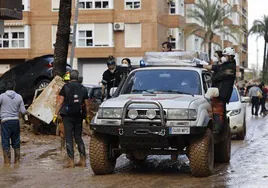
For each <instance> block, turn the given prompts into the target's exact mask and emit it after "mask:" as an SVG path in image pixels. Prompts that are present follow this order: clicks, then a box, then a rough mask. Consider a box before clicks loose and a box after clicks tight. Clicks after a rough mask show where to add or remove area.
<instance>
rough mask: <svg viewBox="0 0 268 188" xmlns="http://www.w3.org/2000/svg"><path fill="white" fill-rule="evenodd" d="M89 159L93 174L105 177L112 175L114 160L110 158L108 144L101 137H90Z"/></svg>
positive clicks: (94, 135)
mask: <svg viewBox="0 0 268 188" xmlns="http://www.w3.org/2000/svg"><path fill="white" fill-rule="evenodd" d="M89 159H90V164H91V168H92V170H93V172H94V174H96V175H105V174H111V173H113V171H114V168H115V163H116V159H112V158H111V153H110V144H109V142H108V140H107V139H105V138H103V137H102V136H101V135H96V134H93V135H92V136H91V139H90V145H89Z"/></svg>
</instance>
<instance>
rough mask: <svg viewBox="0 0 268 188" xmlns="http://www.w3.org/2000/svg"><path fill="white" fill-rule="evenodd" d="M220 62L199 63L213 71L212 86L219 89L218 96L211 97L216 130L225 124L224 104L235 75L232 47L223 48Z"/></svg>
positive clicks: (231, 90)
mask: <svg viewBox="0 0 268 188" xmlns="http://www.w3.org/2000/svg"><path fill="white" fill-rule="evenodd" d="M222 55H223V56H222V58H221V64H218V65H199V66H198V67H203V68H206V69H208V70H212V71H214V74H213V76H212V87H217V88H218V89H219V96H218V97H216V98H213V99H212V111H213V119H214V122H215V125H216V127H215V128H216V130H215V131H217V132H219V131H220V130H222V128H223V125H225V124H226V120H227V118H226V104H227V103H229V100H230V98H231V95H232V92H233V86H234V81H235V77H236V62H235V59H234V57H235V51H234V49H233V48H232V47H228V48H225V49H224V50H223V52H222Z"/></svg>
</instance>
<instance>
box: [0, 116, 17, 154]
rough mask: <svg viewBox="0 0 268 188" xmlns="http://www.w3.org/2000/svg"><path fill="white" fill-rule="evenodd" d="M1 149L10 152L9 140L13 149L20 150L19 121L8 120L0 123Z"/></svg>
mask: <svg viewBox="0 0 268 188" xmlns="http://www.w3.org/2000/svg"><path fill="white" fill-rule="evenodd" d="M1 136H2V148H3V150H4V151H6V152H9V151H10V139H11V145H12V148H13V149H17V148H20V122H19V120H8V121H5V122H3V123H1Z"/></svg>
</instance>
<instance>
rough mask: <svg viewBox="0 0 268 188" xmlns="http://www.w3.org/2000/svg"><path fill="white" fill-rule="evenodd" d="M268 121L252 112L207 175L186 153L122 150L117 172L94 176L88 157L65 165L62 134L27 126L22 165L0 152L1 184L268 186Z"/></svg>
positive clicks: (62, 185)
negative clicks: (137, 155) (132, 157)
mask: <svg viewBox="0 0 268 188" xmlns="http://www.w3.org/2000/svg"><path fill="white" fill-rule="evenodd" d="M248 111H250V110H249V109H248ZM267 121H268V117H264V118H263V117H252V116H251V115H248V117H247V136H246V139H245V140H244V141H238V140H233V141H232V158H231V161H230V163H229V164H216V167H215V170H214V173H213V175H212V176H211V177H208V178H194V177H192V176H191V174H190V169H189V162H188V159H187V157H185V156H179V158H178V161H172V160H170V156H161V157H159V156H150V157H149V158H148V160H147V161H146V162H144V163H142V164H138V165H137V164H134V163H131V162H129V161H128V160H127V159H126V157H125V156H121V157H120V158H119V159H118V160H117V167H116V170H115V173H114V174H112V175H106V176H95V175H94V174H93V173H92V170H91V168H90V164H89V160H88V159H87V167H86V168H78V167H76V168H74V169H63V167H62V165H63V164H64V163H65V159H66V153H65V152H64V151H63V152H62V151H61V150H60V139H59V138H58V137H55V136H41V135H35V134H34V133H33V132H32V131H31V130H29V129H28V128H27V127H26V129H25V126H24V129H23V131H22V142H23V143H22V149H21V150H22V151H21V152H22V159H21V165H20V166H19V167H14V166H11V167H10V168H7V167H4V166H3V165H2V163H3V159H2V157H1V158H0V187H1V188H4V187H27V188H28V187H47V188H48V187H49V188H50V187H98V188H104V187H105V188H114V187H124V188H130V187H131V188H132V187H140V188H143V187H154V188H164V187H168V188H171V187H181V188H183V187H200V188H206V187H217V188H218V187H243V188H247V187H248V188H255V187H256V188H257V187H259V188H265V187H268V123H267ZM89 140H90V138H89V136H85V137H84V141H85V143H86V146H87V148H88V144H89ZM87 153H88V150H87ZM0 155H1V156H2V152H1V151H0ZM78 159H79V157H78V153H77V152H76V160H78Z"/></svg>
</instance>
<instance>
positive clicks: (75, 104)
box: [53, 70, 90, 168]
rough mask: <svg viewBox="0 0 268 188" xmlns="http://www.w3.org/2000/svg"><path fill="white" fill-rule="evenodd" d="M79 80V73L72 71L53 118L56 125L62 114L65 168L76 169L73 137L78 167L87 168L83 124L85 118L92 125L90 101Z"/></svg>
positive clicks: (62, 90)
mask: <svg viewBox="0 0 268 188" xmlns="http://www.w3.org/2000/svg"><path fill="white" fill-rule="evenodd" d="M78 79H79V72H78V71H77V70H72V71H71V73H70V81H69V82H68V83H66V84H65V85H64V86H63V88H62V89H61V91H60V93H59V97H58V100H57V105H56V110H55V115H54V118H53V122H54V123H55V122H56V121H57V119H58V115H59V113H60V115H61V116H62V120H63V125H64V132H65V138H66V149H67V154H68V163H67V165H65V166H64V167H65V168H73V167H74V146H73V136H74V138H75V142H76V144H77V146H78V151H79V153H80V161H79V163H78V164H77V166H81V167H85V166H86V151H85V145H84V142H83V139H82V129H83V126H82V122H83V119H84V118H85V119H86V123H87V124H89V123H90V114H89V101H88V92H87V89H86V88H85V87H84V86H83V85H82V84H80V83H79V81H78ZM83 105H85V106H86V116H85V115H84V113H85V112H84V111H83Z"/></svg>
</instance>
